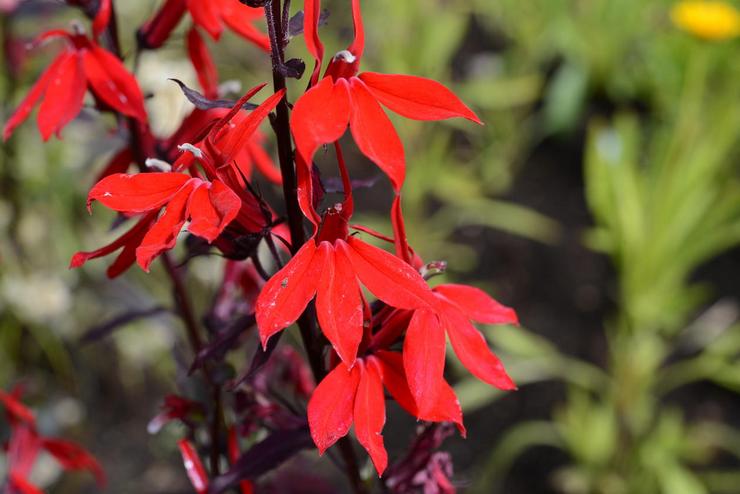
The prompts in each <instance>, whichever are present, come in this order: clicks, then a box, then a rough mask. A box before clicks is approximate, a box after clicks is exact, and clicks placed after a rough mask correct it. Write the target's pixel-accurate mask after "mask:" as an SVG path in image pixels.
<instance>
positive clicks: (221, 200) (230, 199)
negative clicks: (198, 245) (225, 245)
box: [188, 180, 242, 242]
mask: <svg viewBox="0 0 740 494" xmlns="http://www.w3.org/2000/svg"><path fill="white" fill-rule="evenodd" d="M208 185H209V184H207V183H205V182H204V183H203V184H201V185H200V187H198V188H197V189H195V192H193V195H192V196H191V198H190V203H189V205H188V211H189V214H190V218H191V221H190V225H189V226H188V231H189V232H190V233H192V234H193V235H197V236H199V237H203V238H204V239H206V240H208V242H213V241H214V240H216V238H217V237H218V236H219V235H220V234H221V232H222V231H223V230H224V228H226V227H227V226H228V224H229V223H231V222H232V221H233V220H234V218H236V215H237V214H238V213H239V208H240V207H241V203H242V202H241V199H239V196H238V195H236V193H235V192H234V191H233V190H231V189H230V188H229V187H227V186H226V185H224V184H223V182H220V181H219V180H214V181H213V183H211V184H210V187H209V186H208Z"/></svg>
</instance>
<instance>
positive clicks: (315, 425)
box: [308, 363, 360, 454]
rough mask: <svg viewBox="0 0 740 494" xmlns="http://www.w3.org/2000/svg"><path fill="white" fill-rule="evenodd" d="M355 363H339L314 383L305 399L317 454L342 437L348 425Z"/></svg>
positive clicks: (357, 374) (357, 377)
mask: <svg viewBox="0 0 740 494" xmlns="http://www.w3.org/2000/svg"><path fill="white" fill-rule="evenodd" d="M359 382H360V369H359V366H354V367H353V368H352V369H351V370H350V369H348V368H347V366H346V365H344V364H342V363H340V364H339V365H338V366H336V367H335V368H334V370H332V371H331V372H330V373H329V374H327V376H326V377H325V378H324V380H323V381H321V382H320V383H319V385H318V386H316V389H315V390H314V392H313V395H311V399H310V400H309V402H308V425H309V427H310V428H311V437H312V438H313V442H314V443H315V444H316V447H317V448H318V449H319V454H324V451H326V450H327V449H329V447H330V446H331V445H332V444H334V443H335V442H337V440H338V439H340V438H342V437H344V436H346V435H347V433H348V432H349V428H350V426H351V425H352V414H353V408H354V403H355V393H356V392H357V386H358V384H359Z"/></svg>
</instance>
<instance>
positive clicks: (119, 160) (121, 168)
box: [95, 147, 134, 183]
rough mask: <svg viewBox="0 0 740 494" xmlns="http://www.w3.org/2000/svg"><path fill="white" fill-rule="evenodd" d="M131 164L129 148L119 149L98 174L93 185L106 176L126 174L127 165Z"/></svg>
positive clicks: (131, 154) (132, 156) (132, 158)
mask: <svg viewBox="0 0 740 494" xmlns="http://www.w3.org/2000/svg"><path fill="white" fill-rule="evenodd" d="M133 162H134V154H133V153H132V152H131V148H129V147H125V148H123V149H121V150H120V151H118V152H117V153H116V154H114V155H113V157H112V158H111V159H110V161H109V162H108V164H107V165H106V166H105V168H103V170H102V171H101V172H100V173H99V174H98V178H97V179H96V180H95V183H98V182H100V181H101V180H103V179H104V178H105V177H107V176H108V175H113V174H114V173H126V172H127V171H128V167H129V165H131V163H133Z"/></svg>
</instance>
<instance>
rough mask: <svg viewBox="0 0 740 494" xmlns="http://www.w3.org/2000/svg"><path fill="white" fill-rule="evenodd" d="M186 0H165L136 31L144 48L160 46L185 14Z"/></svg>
mask: <svg viewBox="0 0 740 494" xmlns="http://www.w3.org/2000/svg"><path fill="white" fill-rule="evenodd" d="M186 4H187V0H166V1H165V2H164V4H163V5H162V6H161V7H160V8H159V10H158V11H157V13H156V14H155V15H154V17H152V18H151V19H150V20H148V21H147V22H146V24H144V27H142V28H141V29H140V30H139V32H138V33H137V39H138V40H139V43H140V44H141V45H142V47H143V48H145V49H150V50H153V49H156V48H159V47H161V46H162V45H163V44H164V43H165V41H167V39H168V38H169V37H170V34H172V31H174V30H175V28H176V27H177V25H178V24H179V23H180V20H182V18H183V16H184V15H185V10H186Z"/></svg>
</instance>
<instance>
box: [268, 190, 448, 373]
mask: <svg viewBox="0 0 740 494" xmlns="http://www.w3.org/2000/svg"><path fill="white" fill-rule="evenodd" d="M345 205H346V203H345ZM345 211H346V209H344V207H343V206H342V205H337V207H335V208H332V209H330V210H329V211H328V212H327V213H326V215H325V218H324V221H323V223H322V224H321V226H320V230H319V233H318V235H317V237H315V239H311V240H309V241H308V242H306V244H305V245H304V246H303V247H301V249H300V250H299V251H298V252H297V253H296V255H295V256H294V257H293V258H292V259H291V260H290V261H289V262H288V264H287V265H285V267H284V268H283V269H281V270H280V271H278V272H277V273H276V274H275V275H274V276H273V277H272V278H270V280H268V282H267V283H266V284H265V286H264V288H263V289H262V292H261V293H260V296H259V298H258V299H257V327H258V328H259V332H260V338H261V340H262V344H263V345H266V344H267V340H268V339H269V338H270V337H271V336H272V335H274V334H275V333H277V332H279V331H281V330H283V329H284V328H286V327H288V326H290V325H291V324H293V323H294V322H295V321H296V320H297V319H298V317H299V316H300V315H301V314H302V313H303V311H304V309H305V308H306V306H307V305H308V303H309V302H310V301H311V299H313V298H314V296H315V297H316V313H317V316H318V319H319V323H320V325H321V330H322V331H323V333H324V335H325V336H326V338H327V339H328V340H329V342H330V343H331V344H332V346H333V347H334V349H335V350H336V352H337V353H338V354H339V356H340V358H341V359H342V360H343V361H344V362H345V363H346V364H347V365H349V366H352V364H353V363H354V360H355V356H356V355H357V348H358V346H359V344H360V341H361V340H362V337H363V333H364V329H363V302H362V292H361V291H360V283H362V284H363V285H364V286H365V287H366V288H367V289H368V290H370V292H372V293H373V295H375V296H376V297H378V298H379V299H380V300H382V301H383V302H385V303H387V304H388V305H391V306H393V307H398V308H404V309H417V308H421V307H431V305H430V304H432V303H434V297H433V294H432V292H431V291H430V290H429V287H428V286H427V284H426V282H425V281H424V280H423V279H422V277H421V276H420V275H419V273H417V272H416V271H415V270H414V269H413V268H412V267H411V266H409V265H408V264H406V263H404V262H403V261H402V260H401V259H399V258H397V257H395V256H393V255H392V254H389V253H387V252H385V251H384V250H381V249H379V248H377V247H373V246H372V245H370V244H367V243H365V242H363V241H362V240H359V239H358V238H356V237H349V236H348V231H347V228H348V226H347V220H348V217H349V214H351V211H349V212H345Z"/></svg>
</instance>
